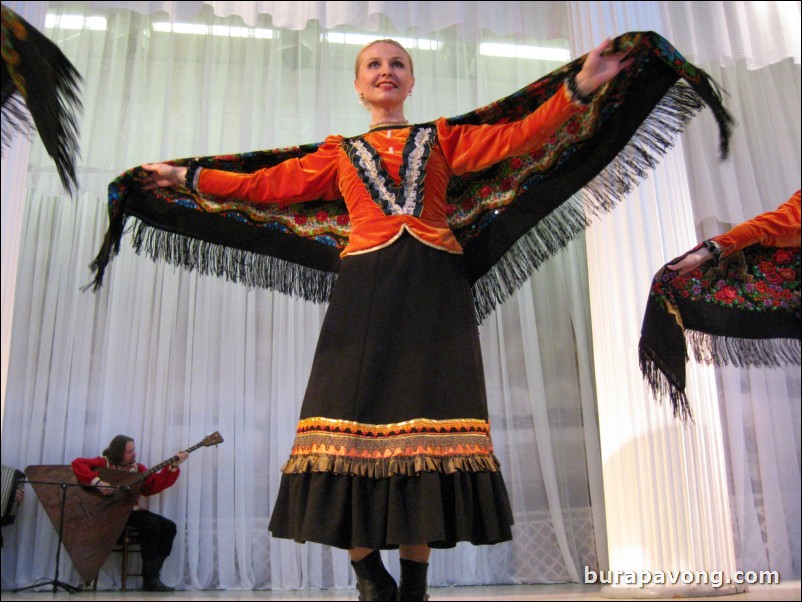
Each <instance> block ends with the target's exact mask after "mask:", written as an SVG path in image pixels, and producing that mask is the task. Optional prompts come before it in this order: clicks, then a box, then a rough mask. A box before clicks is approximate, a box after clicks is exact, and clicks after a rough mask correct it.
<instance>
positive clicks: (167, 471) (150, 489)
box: [72, 456, 181, 495]
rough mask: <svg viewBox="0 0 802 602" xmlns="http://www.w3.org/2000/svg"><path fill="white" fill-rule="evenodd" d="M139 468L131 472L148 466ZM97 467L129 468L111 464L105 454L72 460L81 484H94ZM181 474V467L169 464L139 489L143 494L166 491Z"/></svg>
mask: <svg viewBox="0 0 802 602" xmlns="http://www.w3.org/2000/svg"><path fill="white" fill-rule="evenodd" d="M136 467H137V470H130V472H132V473H133V472H137V473H139V472H147V470H148V469H147V467H145V465H144V464H137V465H136ZM97 468H113V469H117V470H128V469H125V468H121V467H119V466H115V465H113V464H111V463H110V462H109V461H108V460H107V459H106V457H105V456H98V457H97V458H75V460H73V461H72V471H73V472H74V473H75V478H76V479H78V482H79V483H80V484H81V485H94V484H96V483H97V482H98V481H99V480H100V478H99V477H98V476H97V472H95V469H97ZM179 474H181V469H180V468H178V467H176V468H175V470H173V469H171V468H170V467H169V466H166V467H164V468H163V469H161V470H160V471H159V472H155V473H153V474H152V475H150V476H149V477H148V478H147V479H145V482H144V483H142V488H141V489H140V490H139V493H140V494H141V495H155V494H157V493H159V492H161V491H164V490H165V489H167V488H168V487H170V485H172V484H173V483H175V481H176V479H178V475H179Z"/></svg>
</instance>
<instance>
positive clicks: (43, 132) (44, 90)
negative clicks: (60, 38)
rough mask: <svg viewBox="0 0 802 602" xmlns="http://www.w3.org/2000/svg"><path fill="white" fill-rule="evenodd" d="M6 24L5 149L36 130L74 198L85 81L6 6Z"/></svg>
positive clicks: (3, 12)
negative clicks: (18, 135) (18, 136)
mask: <svg viewBox="0 0 802 602" xmlns="http://www.w3.org/2000/svg"><path fill="white" fill-rule="evenodd" d="M2 21H3V67H4V68H3V69H2V115H3V126H2V147H3V148H5V147H6V145H7V144H9V143H10V142H11V138H12V137H13V134H14V132H21V133H23V134H28V135H30V133H31V132H32V129H36V131H38V133H39V137H40V138H41V140H42V143H43V144H44V146H45V149H46V150H47V153H48V154H49V155H50V156H51V157H52V158H53V161H54V162H55V164H56V169H57V171H58V175H59V178H60V179H61V183H62V185H63V186H64V188H65V190H67V191H68V192H69V193H70V194H71V195H74V194H75V192H76V191H77V190H78V177H77V175H76V170H75V162H76V158H77V156H78V155H79V151H78V148H79V137H78V118H77V116H76V115H77V113H80V111H81V109H82V104H81V100H80V96H79V88H80V85H81V84H82V83H83V78H82V77H81V74H80V73H79V72H78V70H77V69H76V68H75V67H74V66H73V64H72V63H71V62H70V61H69V59H68V58H67V57H66V56H65V55H64V53H63V52H62V51H61V49H60V48H59V47H58V46H57V45H56V44H54V43H53V42H52V41H51V40H50V39H48V38H47V37H46V36H45V35H44V34H42V33H41V32H40V31H38V30H37V29H36V28H35V27H33V26H32V25H31V24H30V23H28V22H27V21H26V20H25V19H23V18H22V17H20V16H19V15H18V14H17V13H15V12H14V11H12V10H10V9H9V8H7V7H6V6H3V7H2ZM23 106H24V107H25V109H27V111H26V110H25V109H23ZM26 113H28V114H26ZM7 120H8V121H7ZM31 122H33V124H31Z"/></svg>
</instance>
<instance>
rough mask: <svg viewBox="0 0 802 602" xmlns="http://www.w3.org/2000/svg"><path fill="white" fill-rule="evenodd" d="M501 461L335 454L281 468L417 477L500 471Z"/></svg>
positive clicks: (294, 471)
mask: <svg viewBox="0 0 802 602" xmlns="http://www.w3.org/2000/svg"><path fill="white" fill-rule="evenodd" d="M499 469H500V464H499V461H498V459H497V458H496V456H495V455H492V454H491V455H471V456H449V457H438V456H425V455H420V456H404V457H391V458H350V457H347V456H333V455H318V454H316V455H304V456H293V457H291V458H290V459H289V460H288V461H287V462H286V463H285V464H284V466H283V467H282V468H281V472H282V473H284V474H301V473H308V472H330V473H334V474H347V475H354V476H359V477H368V478H371V479H383V478H387V477H391V476H395V475H402V476H407V477H409V476H415V475H417V474H419V473H421V472H440V473H444V474H453V473H455V472H498V471H499Z"/></svg>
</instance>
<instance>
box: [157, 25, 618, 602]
mask: <svg viewBox="0 0 802 602" xmlns="http://www.w3.org/2000/svg"><path fill="white" fill-rule="evenodd" d="M607 44H608V42H607V41H605V43H604V44H602V45H601V46H599V47H598V48H596V49H595V50H593V51H592V52H590V53H589V55H588V57H587V59H586V60H585V62H584V64H583V67H582V69H581V71H580V72H579V73H577V74H576V76H575V77H570V78H569V79H568V80H567V81H566V83H565V84H564V85H563V87H561V88H560V89H559V90H558V91H557V92H556V93H555V94H554V95H553V97H552V98H551V99H550V100H548V101H547V102H546V103H544V104H543V106H541V107H540V108H539V109H538V110H537V111H535V112H534V113H532V114H530V115H529V116H527V117H525V118H523V119H521V120H520V121H516V122H513V123H507V124H501V125H483V126H470V125H449V124H448V123H447V122H446V120H445V119H440V120H437V121H435V122H433V123H428V124H422V125H411V124H409V123H408V122H407V120H406V117H405V114H404V102H405V100H406V99H407V97H408V96H409V95H410V94H411V93H412V90H413V88H414V85H415V78H414V70H413V63H412V59H411V57H410V56H409V54H408V53H407V51H406V50H405V49H404V48H403V47H402V46H401V45H399V44H398V43H397V42H395V41H392V40H379V41H376V42H373V43H371V44H369V45H367V46H366V47H364V48H363V49H362V50H361V51H360V52H359V54H358V56H357V59H356V65H355V75H356V79H355V81H354V86H355V89H356V92H357V94H358V96H359V99H360V101H361V102H362V103H363V104H364V106H365V107H366V108H367V109H368V111H369V112H370V115H371V121H370V128H369V131H368V132H367V133H366V134H363V135H361V136H357V137H354V138H344V137H342V136H330V137H328V138H327V139H326V141H325V143H323V144H322V145H321V146H320V147H319V149H318V150H317V151H316V152H314V153H311V154H308V155H306V156H304V157H302V158H300V159H290V160H288V161H285V162H283V163H280V164H278V165H276V166H274V167H272V168H269V169H264V170H261V171H258V172H255V173H253V174H235V173H230V172H224V171H218V170H213V169H205V168H204V169H201V168H198V167H197V166H195V165H190V166H189V167H180V166H175V165H169V164H163V163H160V164H149V165H145V166H144V168H145V169H146V170H147V171H148V172H149V173H150V177H149V180H150V182H149V183H148V184H147V185H145V186H144V188H145V189H146V190H152V189H154V188H157V187H167V186H179V185H186V186H187V187H188V188H190V189H192V190H197V191H198V192H200V193H202V194H210V195H214V196H218V197H231V198H236V199H239V200H246V201H249V202H252V203H282V204H284V203H297V202H303V201H306V200H315V199H336V198H343V199H344V201H345V204H346V206H347V208H348V212H349V216H350V222H351V232H350V237H349V243H348V246H347V247H346V248H345V250H344V251H343V253H342V257H343V261H342V265H341V268H340V270H339V273H338V277H337V282H336V285H335V288H334V291H333V293H332V297H331V301H330V305H329V308H328V311H327V314H326V318H325V320H324V324H323V328H322V332H321V335H320V339H319V342H318V347H317V351H316V354H315V359H314V362H313V366H312V372H311V376H310V380H309V384H308V387H307V391H306V395H305V397H304V402H303V407H302V410H301V416H300V421H299V423H298V427H297V436H296V439H295V443H294V445H293V448H292V452H291V455H290V459H289V461H288V462H287V463H286V464H285V465H284V467H283V468H282V473H283V475H282V481H281V488H280V491H279V495H278V500H277V502H276V506H275V508H274V511H273V514H272V518H271V523H270V530H271V531H272V533H273V535H274V536H276V537H284V538H291V539H295V540H297V541H300V542H304V541H315V542H319V543H323V544H327V545H332V546H336V547H340V548H345V549H347V550H348V551H349V554H350V557H351V561H352V565H353V567H354V570H355V572H356V575H357V582H358V585H357V587H358V589H359V592H360V599H361V600H391V599H396V596H398V597H399V599H401V600H423V599H426V598H427V597H428V596H427V595H426V571H427V567H428V560H429V554H430V550H431V548H432V547H435V548H447V547H453V546H454V545H456V543H457V542H458V541H469V542H471V543H473V544H477V545H478V544H494V543H498V542H502V541H507V540H509V539H511V537H512V536H511V530H510V526H511V524H512V513H511V510H510V505H509V500H508V497H507V492H506V489H505V486H504V481H503V479H502V477H501V473H500V472H499V464H498V460H497V459H496V457H495V455H494V454H493V447H492V443H491V440H490V432H489V424H488V412H487V400H486V396H485V384H484V377H483V370H482V361H481V354H480V349H479V335H478V329H477V326H476V315H475V310H474V303H473V299H472V297H471V289H470V286H469V281H468V277H467V274H466V270H465V267H464V265H463V262H462V257H461V253H462V248H461V247H460V244H459V243H458V242H457V240H456V238H455V237H454V235H453V233H452V232H451V230H450V229H449V226H448V222H447V219H446V217H447V216H446V202H445V200H446V198H445V197H446V195H445V193H446V186H447V184H448V181H449V178H450V177H451V176H452V175H459V174H462V173H466V172H471V171H478V170H481V169H485V168H487V167H489V166H490V165H493V164H494V163H496V162H498V161H501V160H503V159H506V158H508V157H512V156H516V155H521V154H524V153H529V152H532V151H533V150H535V149H537V148H538V147H539V146H541V145H542V144H544V143H545V142H546V141H547V140H548V138H549V137H550V136H551V135H552V134H553V133H554V132H555V131H556V130H557V129H558V128H559V127H560V126H561V125H562V124H563V123H564V122H565V121H566V120H567V119H568V118H570V117H571V116H572V115H574V114H575V113H577V112H578V111H582V110H583V108H584V106H585V103H586V102H587V100H588V97H589V96H590V95H591V94H592V93H593V91H594V90H595V89H596V88H597V87H598V86H600V85H601V84H603V83H605V82H607V81H609V80H610V79H612V78H613V77H615V76H616V75H617V74H618V73H619V71H620V70H621V69H623V68H625V67H626V66H627V65H628V64H629V61H628V60H624V57H623V55H621V54H608V55H603V52H604V50H605V49H606V47H607ZM394 548H400V557H401V582H400V586H398V587H397V585H396V583H395V581H394V579H393V578H392V577H391V575H390V574H389V573H388V572H387V571H386V569H385V568H384V566H383V564H382V561H381V557H380V555H379V552H378V550H379V549H394Z"/></svg>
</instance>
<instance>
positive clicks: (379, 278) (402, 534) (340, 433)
mask: <svg viewBox="0 0 802 602" xmlns="http://www.w3.org/2000/svg"><path fill="white" fill-rule="evenodd" d="M282 473H283V474H282V478H281V487H280V490H279V494H278V499H277V501H276V505H275V507H274V510H273V515H272V517H271V520H270V531H271V532H272V533H273V535H274V536H275V537H282V538H288V539H294V540H296V541H299V542H305V541H314V542H318V543H323V544H327V545H331V546H336V547H339V548H346V549H347V548H353V547H366V548H373V549H391V548H397V547H398V546H399V545H403V544H412V545H414V544H422V543H427V544H429V545H430V546H432V547H438V548H446V547H453V546H454V545H455V544H456V543H457V542H458V541H469V542H471V543H473V544H492V543H498V542H501V541H507V540H509V539H511V537H512V535H511V531H510V526H511V525H512V512H511V509H510V504H509V499H508V497H507V491H506V488H505V486H504V481H503V479H502V477H501V472H500V471H499V464H498V460H497V459H496V457H495V455H494V454H493V447H492V442H491V439H490V429H489V424H488V415H487V398H486V394H485V384H484V374H483V369H482V357H481V352H480V349H479V333H478V329H477V325H476V315H475V312H474V305H473V299H472V296H471V291H470V286H469V284H468V279H467V275H466V272H465V268H464V264H463V259H462V256H461V255H454V254H450V253H446V252H444V251H440V250H437V249H434V248H432V247H429V246H427V245H425V244H423V243H421V242H419V241H418V240H416V239H415V238H413V237H412V236H410V235H408V234H404V235H402V236H401V237H400V238H399V239H398V240H397V241H395V242H394V243H392V244H391V245H389V246H387V247H385V248H383V249H381V250H378V251H374V252H370V253H365V254H361V255H352V256H348V257H346V258H345V259H344V261H343V263H342V266H341V268H340V273H339V276H338V278H337V283H336V285H335V288H334V291H333V294H332V298H331V303H330V305H329V309H328V312H327V313H326V318H325V320H324V323H323V328H322V331H321V335H320V340H319V341H318V346H317V350H316V353H315V359H314V363H313V365H312V373H311V376H310V380H309V384H308V387H307V391H306V395H305V397H304V402H303V407H302V409H301V417H300V421H299V423H298V429H297V434H296V439H295V443H294V445H293V449H292V452H291V455H290V459H289V460H288V461H287V463H286V464H285V465H284V467H283V468H282Z"/></svg>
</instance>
